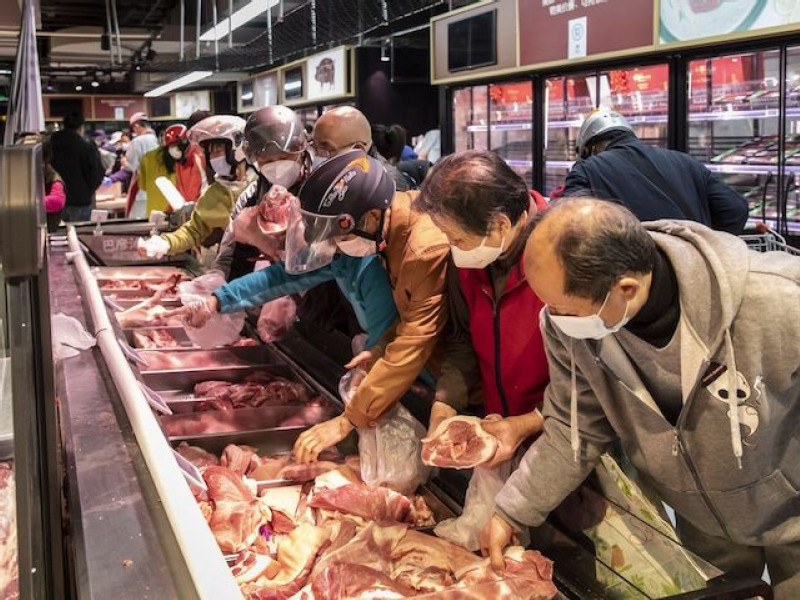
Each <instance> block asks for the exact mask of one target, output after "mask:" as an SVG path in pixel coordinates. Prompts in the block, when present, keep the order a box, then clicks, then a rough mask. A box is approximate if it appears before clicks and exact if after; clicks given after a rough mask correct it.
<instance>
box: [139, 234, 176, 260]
mask: <svg viewBox="0 0 800 600" xmlns="http://www.w3.org/2000/svg"><path fill="white" fill-rule="evenodd" d="M136 249H137V250H138V251H139V254H143V255H144V256H146V257H147V258H156V259H160V258H164V256H165V255H166V254H167V252H169V242H168V241H167V240H165V239H164V238H162V237H161V236H158V235H153V236H150V237H149V238H147V239H144V238H139V240H138V241H137V242H136Z"/></svg>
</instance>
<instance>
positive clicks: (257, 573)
mask: <svg viewBox="0 0 800 600" xmlns="http://www.w3.org/2000/svg"><path fill="white" fill-rule="evenodd" d="M280 569H281V565H280V563H278V561H276V560H273V558H272V557H271V556H268V555H266V554H261V553H258V552H253V551H251V550H242V551H241V552H239V555H238V556H237V557H236V563H235V564H234V565H233V566H232V567H231V575H233V577H234V578H235V579H236V583H238V584H239V585H244V584H247V583H252V582H253V581H256V580H257V579H259V578H260V577H267V578H268V579H272V578H274V577H275V576H276V575H277V574H278V573H279V572H280Z"/></svg>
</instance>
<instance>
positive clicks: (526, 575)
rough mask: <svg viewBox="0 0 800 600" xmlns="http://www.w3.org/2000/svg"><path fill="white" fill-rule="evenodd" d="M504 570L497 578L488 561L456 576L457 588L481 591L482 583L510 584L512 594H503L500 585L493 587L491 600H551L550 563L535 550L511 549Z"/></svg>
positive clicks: (554, 592)
mask: <svg viewBox="0 0 800 600" xmlns="http://www.w3.org/2000/svg"><path fill="white" fill-rule="evenodd" d="M504 558H505V561H506V570H505V571H504V572H503V574H502V575H499V574H498V573H496V572H495V571H494V569H492V567H491V565H490V564H489V561H488V559H487V560H484V561H483V562H482V563H481V564H479V565H477V566H474V567H470V568H468V569H465V570H463V571H461V572H460V573H459V574H458V577H459V579H458V585H459V587H463V588H468V589H476V590H477V589H482V588H483V587H485V586H484V585H481V584H486V583H492V582H496V583H498V584H499V583H501V580H502V583H503V584H507V585H508V584H513V586H514V590H513V595H508V594H507V593H503V587H502V586H499V585H498V586H495V587H494V588H493V589H494V590H495V592H496V594H497V595H495V596H493V597H494V598H520V599H521V600H550V598H553V597H554V596H555V595H556V594H557V593H558V590H557V589H556V587H555V585H553V562H552V561H551V560H549V559H547V558H545V557H544V556H542V555H541V554H540V553H539V552H537V551H535V550H525V549H524V548H523V547H522V546H512V547H511V548H507V549H506V551H505V552H504Z"/></svg>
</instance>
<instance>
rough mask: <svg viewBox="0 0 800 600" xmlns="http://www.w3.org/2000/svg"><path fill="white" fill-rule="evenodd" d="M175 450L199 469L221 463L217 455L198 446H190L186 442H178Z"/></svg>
mask: <svg viewBox="0 0 800 600" xmlns="http://www.w3.org/2000/svg"><path fill="white" fill-rule="evenodd" d="M175 450H176V451H177V452H178V454H180V455H181V456H182V457H183V458H185V459H186V460H188V461H189V462H190V463H192V464H193V465H194V466H195V467H197V468H198V469H205V468H206V467H212V466H217V465H218V464H219V461H218V460H217V457H216V456H214V455H213V454H211V453H210V452H206V451H205V450H203V449H202V448H198V447H197V446H190V445H189V444H187V443H186V442H181V443H180V444H178V447H177V448H176V449H175Z"/></svg>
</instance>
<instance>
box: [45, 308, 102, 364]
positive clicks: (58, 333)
mask: <svg viewBox="0 0 800 600" xmlns="http://www.w3.org/2000/svg"><path fill="white" fill-rule="evenodd" d="M51 327H52V338H53V357H54V358H55V360H56V361H59V360H62V359H64V358H71V357H73V356H78V354H80V350H88V349H89V348H92V347H94V345H95V344H96V343H97V340H95V339H94V337H92V336H91V335H89V333H88V332H87V331H86V329H85V328H84V327H83V325H82V324H81V322H80V321H78V319H76V318H74V317H68V316H67V315H65V314H63V313H58V314H57V315H55V316H54V317H53V319H52V321H51Z"/></svg>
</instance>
